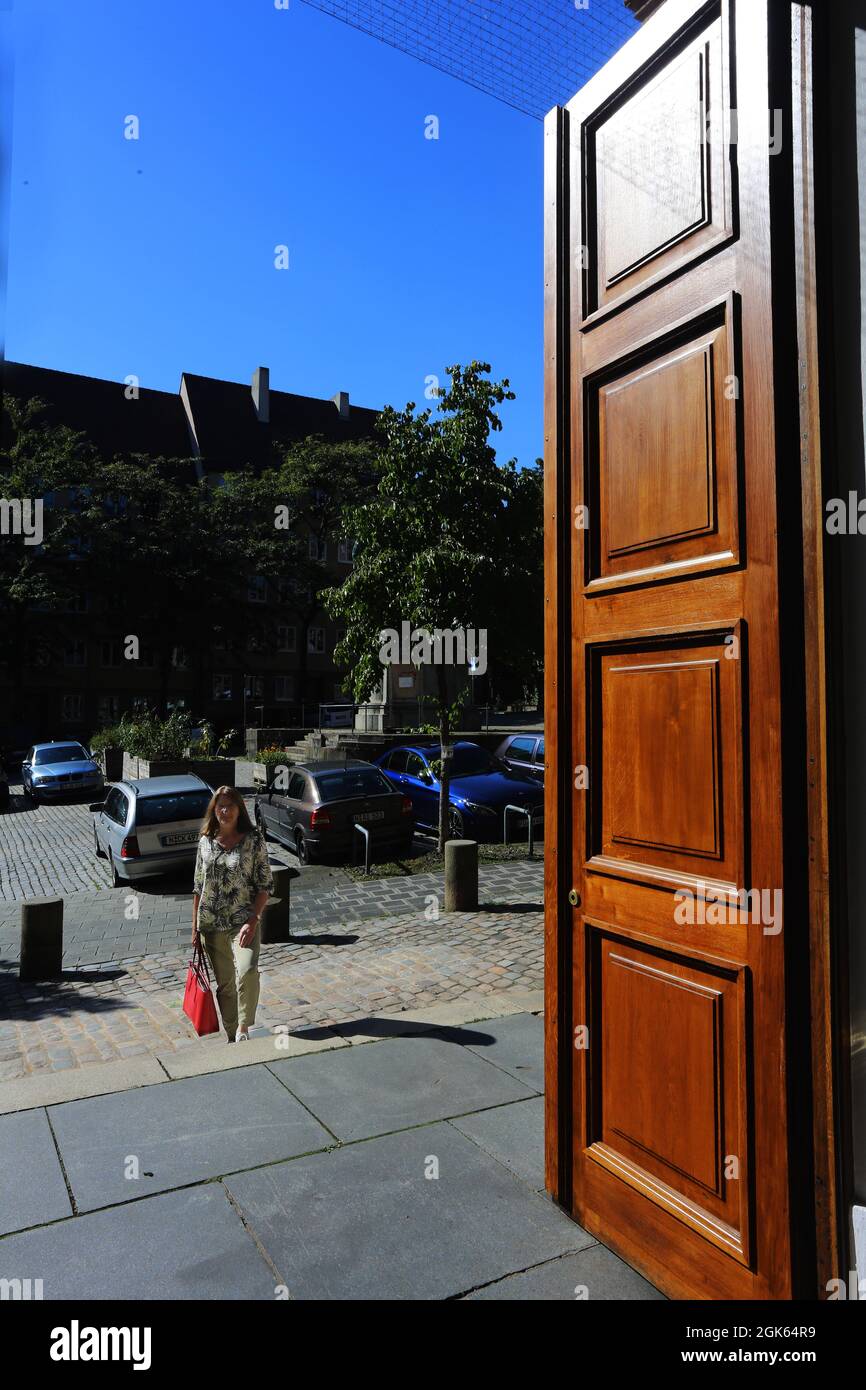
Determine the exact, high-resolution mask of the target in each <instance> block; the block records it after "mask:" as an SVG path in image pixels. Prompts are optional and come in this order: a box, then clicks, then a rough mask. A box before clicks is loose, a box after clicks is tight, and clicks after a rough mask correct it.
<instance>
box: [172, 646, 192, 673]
mask: <svg viewBox="0 0 866 1390" xmlns="http://www.w3.org/2000/svg"><path fill="white" fill-rule="evenodd" d="M171 664H172V666H173V667H174V668H175V670H176V671H186V670H188V669H189V657H188V656H187V651H186V647H172V649H171Z"/></svg>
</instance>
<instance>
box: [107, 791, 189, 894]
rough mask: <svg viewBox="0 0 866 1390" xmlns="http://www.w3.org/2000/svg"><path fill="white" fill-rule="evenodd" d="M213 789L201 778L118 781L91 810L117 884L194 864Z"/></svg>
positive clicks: (176, 870)
mask: <svg viewBox="0 0 866 1390" xmlns="http://www.w3.org/2000/svg"><path fill="white" fill-rule="evenodd" d="M212 795H213V792H212V790H211V788H210V787H209V786H208V784H207V783H206V782H204V781H202V779H201V777H195V776H193V775H192V774H188V773H184V774H182V775H179V776H177V777H142V778H140V779H138V780H135V781H133V780H129V781H124V782H115V783H114V784H113V785H112V786H110V787H109V788H108V790H107V794H106V797H105V800H104V801H99V802H96V803H95V804H94V805H93V806H91V807H90V809H91V811H92V812H93V839H94V848H95V850H96V854H97V857H98V858H99V859H106V858H107V859H108V867H109V869H110V870H111V881H112V883H113V884H114V886H115V888H117V887H119V886H120V884H122V883H129V882H133V883H134V882H136V880H138V879H140V878H153V877H156V876H157V875H158V874H172V873H177V872H178V871H179V870H181V869H187V868H188V869H192V867H193V865H194V864H195V854H196V848H197V846H198V839H199V834H200V830H201V823H202V821H203V820H204V813H205V811H206V810H207V806H208V802H209V801H210V799H211V796H212Z"/></svg>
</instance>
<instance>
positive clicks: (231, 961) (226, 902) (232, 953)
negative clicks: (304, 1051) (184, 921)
mask: <svg viewBox="0 0 866 1390" xmlns="http://www.w3.org/2000/svg"><path fill="white" fill-rule="evenodd" d="M273 888H274V878H273V874H272V873H271V868H270V865H269V864H268V851H267V848H266V846H265V842H264V838H263V837H262V835H261V834H260V833H259V831H258V830H256V828H255V826H254V825H253V823H252V821H251V820H250V818H249V815H248V813H247V808H246V806H245V805H244V799H243V797H242V796H241V794H240V792H239V791H237V790H236V789H235V788H234V787H218V788H217V790H216V791H215V792H214V794H213V796H212V797H211V799H210V804H209V805H208V808H207V811H206V812H205V818H204V823H203V825H202V828H201V838H200V839H199V842H198V854H197V855H196V861H195V879H194V882H193V898H192V941H193V945H195V944H196V942H197V941H198V937H199V933H201V939H202V942H203V944H204V949H205V952H206V954H207V958H208V960H209V961H210V963H211V968H212V970H213V973H214V978H215V979H216V984H217V991H216V997H217V1005H218V1006H219V1011H220V1016H221V1018H222V1021H223V1027H224V1028H225V1030H226V1033H227V1035H228V1040H229V1042H246V1041H247V1039H248V1037H249V1029H250V1027H251V1025H252V1024H253V1023H255V1021H256V1006H257V1004H258V1002H259V946H260V944H261V928H260V921H261V915H262V913H263V912H264V909H265V904H266V903H267V901H268V898H269V896H270V894H271V893H272V892H273Z"/></svg>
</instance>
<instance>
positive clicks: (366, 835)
mask: <svg viewBox="0 0 866 1390" xmlns="http://www.w3.org/2000/svg"><path fill="white" fill-rule="evenodd" d="M355 829H356V830H359V831H360V832H361V834H362V835H363V836H364V873H365V874H369V872H370V843H371V842H370V832H369V830H368V829H367V827H366V825H359V824H358V822H357V821H355Z"/></svg>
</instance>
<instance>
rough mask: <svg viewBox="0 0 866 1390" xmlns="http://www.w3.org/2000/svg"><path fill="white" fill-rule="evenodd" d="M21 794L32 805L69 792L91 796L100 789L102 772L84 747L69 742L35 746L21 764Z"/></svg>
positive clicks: (102, 783) (36, 744) (37, 744)
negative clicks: (22, 793) (22, 792)
mask: <svg viewBox="0 0 866 1390" xmlns="http://www.w3.org/2000/svg"><path fill="white" fill-rule="evenodd" d="M21 783H22V786H23V788H24V795H25V796H27V797H29V798H30V800H31V801H32V802H33V804H34V805H35V804H36V803H37V802H38V801H41V800H46V801H47V800H48V799H49V798H50V797H52V796H66V795H68V794H69V793H70V792H78V793H79V794H80V793H83V792H87V793H88V795H90V796H93V795H94V794H95V793H96V792H101V791H102V788H103V786H104V780H103V776H102V770H101V769H100V767H99V764H98V763H97V762H95V761H94V759H93V758H91V756H90V754H89V752H88V751H87V749H86V748H84V747H82V745H81V744H80V743H74V742H73V741H72V740H69V741H68V742H63V743H35V744H34V745H33V747H32V748H31V749H30V750H29V751H28V753H27V757H26V758H25V759H24V762H23V763H22V764H21Z"/></svg>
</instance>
